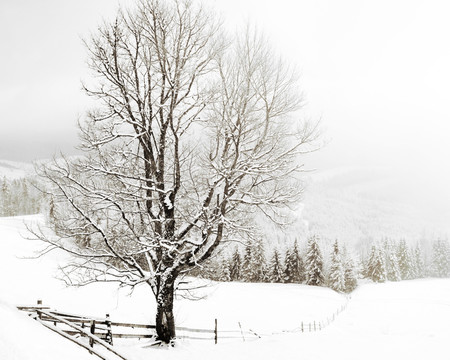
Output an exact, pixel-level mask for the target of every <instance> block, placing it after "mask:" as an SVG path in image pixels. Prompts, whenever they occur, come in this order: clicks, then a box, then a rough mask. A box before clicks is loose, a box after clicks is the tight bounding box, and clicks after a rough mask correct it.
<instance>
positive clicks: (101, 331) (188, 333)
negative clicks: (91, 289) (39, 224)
mask: <svg viewBox="0 0 450 360" xmlns="http://www.w3.org/2000/svg"><path fill="white" fill-rule="evenodd" d="M347 304H348V299H347V302H346V303H345V304H344V305H342V306H341V307H340V308H338V309H337V310H336V311H335V312H334V313H333V314H332V315H331V316H330V317H327V318H326V319H325V320H323V321H310V322H303V321H301V323H300V326H299V327H298V328H296V329H293V330H290V331H283V333H286V332H313V331H320V330H322V329H324V328H325V327H326V326H328V325H330V324H331V323H332V322H333V321H334V320H335V319H336V317H337V316H338V315H339V314H340V313H341V312H342V311H344V310H345V308H346V307H347ZM17 308H18V309H19V310H22V311H25V312H27V313H28V314H29V315H30V316H32V317H33V318H34V319H36V320H37V321H39V322H40V323H41V324H43V325H44V326H45V327H47V328H49V329H51V330H53V331H55V332H57V333H58V334H60V335H62V336H64V337H65V338H67V339H69V340H71V341H73V342H75V343H77V344H78V345H80V346H82V347H84V348H86V349H87V350H88V351H90V352H91V353H93V354H95V355H97V356H98V357H100V358H101V359H105V358H104V356H103V355H102V354H101V353H99V352H98V351H96V350H94V349H93V347H94V344H98V345H100V346H102V347H103V348H106V349H107V350H108V351H110V352H112V353H114V354H115V355H116V356H118V357H119V358H121V359H123V360H126V358H125V357H124V356H123V355H121V354H119V353H118V352H117V351H116V350H114V349H113V347H112V345H113V341H114V339H156V332H155V329H156V326H155V325H149V324H135V323H126V322H116V321H111V319H110V316H109V314H106V316H105V317H104V318H94V317H86V316H80V315H75V314H70V313H65V312H61V311H56V310H51V308H50V307H48V306H43V305H42V301H40V300H38V302H37V305H34V306H18V307H17ZM238 325H239V330H218V324H217V319H215V320H214V329H195V328H189V327H176V332H177V338H181V339H195V340H210V341H211V340H212V341H214V342H215V343H216V344H217V342H218V340H219V339H242V340H243V341H246V340H253V339H258V338H261V337H262V336H270V335H274V334H275V333H270V334H260V333H256V332H255V331H252V330H251V329H249V330H243V328H242V326H241V324H240V323H238ZM82 338H86V339H88V341H86V342H83V341H81V339H82ZM87 343H88V344H87ZM155 344H158V342H156V341H155V342H153V343H152V344H150V345H149V346H151V345H155Z"/></svg>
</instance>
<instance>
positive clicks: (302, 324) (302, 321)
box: [302, 321, 303, 332]
mask: <svg viewBox="0 0 450 360" xmlns="http://www.w3.org/2000/svg"><path fill="white" fill-rule="evenodd" d="M302 332H303V321H302Z"/></svg>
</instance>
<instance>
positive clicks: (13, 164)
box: [0, 159, 34, 180]
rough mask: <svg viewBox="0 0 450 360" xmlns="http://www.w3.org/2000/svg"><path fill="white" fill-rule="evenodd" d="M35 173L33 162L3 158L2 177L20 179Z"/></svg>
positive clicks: (0, 163)
mask: <svg viewBox="0 0 450 360" xmlns="http://www.w3.org/2000/svg"><path fill="white" fill-rule="evenodd" d="M33 174H34V166H33V164H31V163H24V162H17V161H9V160H1V159H0V179H3V178H6V179H8V180H14V179H20V178H24V177H27V176H31V175H33Z"/></svg>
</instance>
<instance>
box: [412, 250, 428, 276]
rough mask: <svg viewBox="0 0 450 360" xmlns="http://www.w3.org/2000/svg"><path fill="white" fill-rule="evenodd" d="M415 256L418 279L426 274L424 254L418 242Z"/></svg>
mask: <svg viewBox="0 0 450 360" xmlns="http://www.w3.org/2000/svg"><path fill="white" fill-rule="evenodd" d="M414 257H415V259H416V277H417V278H418V279H420V278H423V277H424V276H425V265H424V261H423V256H422V249H421V248H420V246H419V244H417V246H416V248H415V249H414Z"/></svg>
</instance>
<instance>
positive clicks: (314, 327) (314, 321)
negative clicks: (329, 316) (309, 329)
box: [314, 320, 316, 331]
mask: <svg viewBox="0 0 450 360" xmlns="http://www.w3.org/2000/svg"><path fill="white" fill-rule="evenodd" d="M314 331H316V321H315V320H314Z"/></svg>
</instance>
